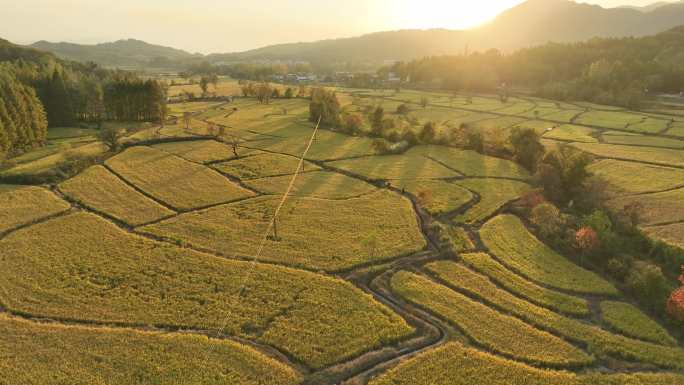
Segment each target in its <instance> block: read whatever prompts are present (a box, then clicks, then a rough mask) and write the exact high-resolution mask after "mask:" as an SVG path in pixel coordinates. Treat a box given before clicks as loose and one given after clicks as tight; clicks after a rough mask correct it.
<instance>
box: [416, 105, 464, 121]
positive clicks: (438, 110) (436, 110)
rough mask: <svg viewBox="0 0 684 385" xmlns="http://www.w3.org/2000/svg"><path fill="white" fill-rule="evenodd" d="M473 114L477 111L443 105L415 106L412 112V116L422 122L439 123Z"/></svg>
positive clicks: (459, 119)
mask: <svg viewBox="0 0 684 385" xmlns="http://www.w3.org/2000/svg"><path fill="white" fill-rule="evenodd" d="M471 115H476V113H472V112H468V111H463V110H456V109H453V108H443V107H428V108H425V109H423V108H419V107H414V110H412V111H411V112H410V116H413V117H415V118H417V119H418V120H420V121H421V122H424V123H425V122H435V123H439V124H443V123H447V122H451V121H454V120H458V121H461V119H463V118H467V117H468V116H471Z"/></svg>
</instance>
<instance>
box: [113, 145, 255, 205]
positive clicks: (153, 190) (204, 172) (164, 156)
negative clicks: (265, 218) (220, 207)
mask: <svg viewBox="0 0 684 385" xmlns="http://www.w3.org/2000/svg"><path fill="white" fill-rule="evenodd" d="M106 165H107V167H108V168H109V169H110V170H112V171H114V172H115V173H117V174H118V175H121V177H122V178H124V179H125V180H126V181H127V182H128V183H130V184H132V185H134V186H136V187H137V188H139V189H141V190H142V191H144V192H145V193H147V194H149V195H150V196H153V197H154V198H156V199H158V200H160V201H162V202H165V203H166V204H168V205H169V206H171V207H174V208H176V209H177V210H189V209H194V208H197V207H205V206H211V205H216V204H219V203H226V202H230V201H235V200H238V199H242V198H247V197H250V196H252V195H253V193H252V192H251V191H248V190H245V189H244V188H242V187H240V186H238V185H236V184H234V183H233V182H231V181H229V180H228V179H227V178H225V177H224V176H222V175H221V174H219V173H217V172H216V171H214V170H212V169H210V168H208V167H205V166H202V165H198V164H195V163H191V162H188V161H186V160H184V159H182V158H179V157H178V156H175V155H171V154H169V153H166V152H164V151H161V150H156V149H153V148H150V147H133V148H131V149H128V150H126V151H125V152H123V153H122V154H120V155H117V156H115V157H113V158H111V159H109V160H107V162H106Z"/></svg>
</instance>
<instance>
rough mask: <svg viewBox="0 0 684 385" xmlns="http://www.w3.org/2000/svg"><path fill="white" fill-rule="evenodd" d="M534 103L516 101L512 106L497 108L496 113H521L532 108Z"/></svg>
mask: <svg viewBox="0 0 684 385" xmlns="http://www.w3.org/2000/svg"><path fill="white" fill-rule="evenodd" d="M534 108H535V105H534V104H532V103H516V104H514V105H512V106H507V107H504V108H501V109H497V110H496V113H497V114H504V115H522V114H524V113H526V112H529V111H532V110H534Z"/></svg>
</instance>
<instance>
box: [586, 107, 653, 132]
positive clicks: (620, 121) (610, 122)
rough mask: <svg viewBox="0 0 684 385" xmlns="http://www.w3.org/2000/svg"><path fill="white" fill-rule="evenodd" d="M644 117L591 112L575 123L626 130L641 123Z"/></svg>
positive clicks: (614, 112) (626, 113)
mask: <svg viewBox="0 0 684 385" xmlns="http://www.w3.org/2000/svg"><path fill="white" fill-rule="evenodd" d="M643 120H644V116H643V115H636V114H632V113H629V112H621V111H589V112H585V113H584V114H582V115H581V116H580V117H579V118H578V119H577V120H576V121H575V122H574V123H576V124H579V125H583V124H584V125H588V126H599V127H606V128H616V129H621V130H624V129H626V128H627V126H629V125H632V124H636V123H640V122H642V121H643Z"/></svg>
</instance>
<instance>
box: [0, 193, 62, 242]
mask: <svg viewBox="0 0 684 385" xmlns="http://www.w3.org/2000/svg"><path fill="white" fill-rule="evenodd" d="M0 207H2V210H0V233H2V232H5V231H7V230H11V229H13V228H15V227H18V226H21V225H25V224H28V223H31V222H33V221H35V220H39V219H42V218H45V217H48V216H50V215H54V214H58V213H61V212H63V211H66V210H68V209H69V208H70V207H71V206H69V204H68V203H67V202H65V201H63V200H61V199H59V198H58V197H57V196H56V195H55V194H53V193H51V192H50V191H48V190H45V189H43V188H41V187H29V186H13V185H2V184H0Z"/></svg>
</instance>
